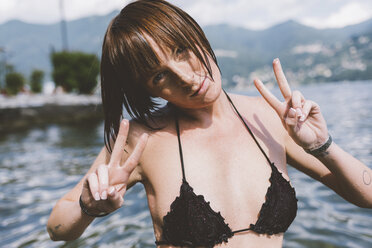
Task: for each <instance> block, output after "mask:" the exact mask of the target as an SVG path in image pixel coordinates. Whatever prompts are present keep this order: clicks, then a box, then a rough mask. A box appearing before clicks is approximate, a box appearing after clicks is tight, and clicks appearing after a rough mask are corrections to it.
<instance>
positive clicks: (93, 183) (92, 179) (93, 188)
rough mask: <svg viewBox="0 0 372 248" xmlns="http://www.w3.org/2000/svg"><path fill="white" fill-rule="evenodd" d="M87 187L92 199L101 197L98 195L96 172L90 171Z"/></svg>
mask: <svg viewBox="0 0 372 248" xmlns="http://www.w3.org/2000/svg"><path fill="white" fill-rule="evenodd" d="M88 183H89V189H90V193H91V194H92V196H93V198H94V200H96V201H99V200H101V197H100V196H99V192H98V190H99V186H98V178H97V174H96V173H92V174H90V175H89V177H88Z"/></svg>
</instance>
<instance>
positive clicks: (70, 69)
mask: <svg viewBox="0 0 372 248" xmlns="http://www.w3.org/2000/svg"><path fill="white" fill-rule="evenodd" d="M51 59H52V64H53V74H52V76H53V80H54V82H55V84H56V86H61V87H62V88H63V89H64V90H65V91H66V92H77V93H79V94H90V93H92V91H93V90H94V88H95V87H96V86H97V76H98V73H99V60H98V58H97V56H96V55H94V54H86V53H82V52H55V53H52V55H51Z"/></svg>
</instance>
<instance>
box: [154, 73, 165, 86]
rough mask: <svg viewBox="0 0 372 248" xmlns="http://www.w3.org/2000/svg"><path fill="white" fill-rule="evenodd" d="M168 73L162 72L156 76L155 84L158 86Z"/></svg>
mask: <svg viewBox="0 0 372 248" xmlns="http://www.w3.org/2000/svg"><path fill="white" fill-rule="evenodd" d="M165 74H166V72H160V73H158V74H156V76H155V77H154V79H153V83H154V84H158V83H159V82H160V81H161V80H162V79H163V78H164V77H165Z"/></svg>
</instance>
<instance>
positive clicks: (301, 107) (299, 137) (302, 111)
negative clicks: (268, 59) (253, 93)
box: [254, 59, 328, 150]
mask: <svg viewBox="0 0 372 248" xmlns="http://www.w3.org/2000/svg"><path fill="white" fill-rule="evenodd" d="M273 69H274V74H275V77H276V81H277V82H278V85H279V88H280V91H281V93H282V95H283V97H284V102H281V101H279V100H278V99H277V98H276V97H275V96H274V95H273V94H272V93H271V92H270V91H269V90H268V89H267V88H266V87H265V85H264V84H263V83H262V82H261V81H260V80H259V79H255V80H254V84H255V86H256V88H257V89H258V91H259V92H260V94H261V95H262V96H263V98H264V99H265V100H266V101H267V102H268V103H269V105H270V106H271V107H272V108H273V109H274V110H275V111H276V113H277V114H278V115H279V117H280V119H281V121H282V123H283V126H284V128H285V129H286V130H287V132H288V134H289V135H290V136H291V138H292V139H293V140H294V142H296V143H297V144H298V145H299V146H301V147H303V148H304V149H310V150H312V149H314V148H317V147H319V146H321V145H322V144H324V143H325V142H326V141H327V139H328V130H327V124H326V122H325V120H324V118H323V115H322V113H321V112H320V108H319V105H318V104H316V103H315V102H313V101H311V100H306V99H305V98H304V96H303V95H302V94H301V92H299V91H293V92H292V91H291V89H290V87H289V85H288V82H287V79H286V78H285V76H284V73H283V70H282V67H281V65H280V61H279V59H275V60H274V61H273Z"/></svg>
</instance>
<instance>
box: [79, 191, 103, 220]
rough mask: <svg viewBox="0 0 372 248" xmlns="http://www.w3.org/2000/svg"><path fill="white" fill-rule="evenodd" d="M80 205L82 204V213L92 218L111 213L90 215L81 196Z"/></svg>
mask: <svg viewBox="0 0 372 248" xmlns="http://www.w3.org/2000/svg"><path fill="white" fill-rule="evenodd" d="M79 204H80V208H81V211H83V213H84V214H86V215H88V216H91V217H103V216H106V215H108V214H109V213H106V212H101V213H99V214H92V213H89V211H88V210H87V208H86V207H85V205H84V203H83V201H82V200H81V195H80V198H79Z"/></svg>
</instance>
